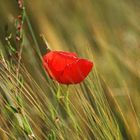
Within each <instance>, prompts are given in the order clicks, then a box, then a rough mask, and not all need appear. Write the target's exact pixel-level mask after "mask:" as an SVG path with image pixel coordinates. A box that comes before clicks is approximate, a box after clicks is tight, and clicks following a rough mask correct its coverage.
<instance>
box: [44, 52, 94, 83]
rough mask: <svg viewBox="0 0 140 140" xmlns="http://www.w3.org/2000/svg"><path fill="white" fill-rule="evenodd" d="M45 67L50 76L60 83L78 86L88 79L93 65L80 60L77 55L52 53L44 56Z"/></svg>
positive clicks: (87, 61)
mask: <svg viewBox="0 0 140 140" xmlns="http://www.w3.org/2000/svg"><path fill="white" fill-rule="evenodd" d="M43 66H44V68H45V69H46V71H47V73H48V74H49V76H50V77H51V78H52V79H55V80H56V81H58V82H59V83H61V84H77V83H80V82H81V81H83V80H84V79H85V78H86V76H87V75H88V74H89V72H90V71H91V69H92V67H93V63H92V62H91V61H89V60H86V59H82V58H78V57H77V55H76V54H75V53H70V52H63V51H51V52H49V53H47V54H46V55H44V56H43Z"/></svg>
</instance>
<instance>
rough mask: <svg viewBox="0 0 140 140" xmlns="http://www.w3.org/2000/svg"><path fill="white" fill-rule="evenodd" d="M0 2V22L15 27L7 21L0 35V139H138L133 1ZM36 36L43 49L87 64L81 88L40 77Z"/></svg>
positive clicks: (138, 75) (136, 24) (136, 35)
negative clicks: (72, 54)
mask: <svg viewBox="0 0 140 140" xmlns="http://www.w3.org/2000/svg"><path fill="white" fill-rule="evenodd" d="M1 4H2V6H5V7H7V11H2V13H3V16H6V15H7V17H8V16H11V15H10V13H11V14H12V16H13V15H14V14H15V15H16V16H17V15H21V17H22V18H21V19H22V20H21V24H22V27H21V29H20V30H19V28H18V24H19V23H20V20H16V25H15V26H14V23H13V22H11V20H9V19H8V20H7V22H8V25H10V26H9V28H8V31H6V36H5V35H4V33H0V34H1V35H0V39H1V40H0V108H1V112H0V139H3V140H6V139H8V138H9V139H10V140H11V139H13V140H15V139H23V140H25V139H35V140H139V137H140V133H139V132H140V123H139V121H140V108H139V105H140V104H139V100H140V96H139V93H140V87H139V83H140V73H139V68H140V65H139V60H140V55H139V52H140V48H139V46H138V44H139V43H140V42H139V39H138V38H139V27H140V26H139V23H140V22H136V21H137V20H138V21H139V18H138V16H139V8H138V5H139V2H138V0H135V2H134V3H133V5H132V1H128V2H127V3H126V2H125V1H124V0H119V1H118V2H115V1H114V0H113V1H112V0H106V1H101V0H83V1H80V0H77V1H75V0H71V1H65V0H61V1H59V0H57V1H55V0H51V1H35V2H34V5H33V4H32V3H30V1H25V3H24V4H25V7H24V5H22V6H23V8H21V9H20V8H19V7H18V6H19V5H16V3H14V2H12V1H11V2H10V1H9V2H8V3H7V4H8V5H5V3H1ZM0 7H1V6H0ZM33 7H34V8H35V9H36V11H34V8H33ZM137 8H138V9H137ZM15 9H17V10H15ZM1 10H2V9H1ZM128 15H129V16H128ZM14 19H15V18H14ZM5 21H6V19H5V20H3V23H2V24H1V25H0V27H4V26H3V24H5V23H4V22H5ZM40 34H42V35H43V37H44V38H46V40H48V41H49V43H50V48H51V49H57V50H65V51H74V52H77V53H78V55H79V56H81V57H86V58H89V59H90V60H91V61H93V62H94V63H95V66H94V68H93V70H92V72H91V73H90V75H89V76H88V77H87V78H86V80H85V81H84V82H83V83H81V84H77V85H70V86H69V87H67V86H65V85H60V84H58V83H56V82H55V81H53V80H52V79H50V78H49V77H48V75H47V74H46V72H45V71H44V69H43V67H42V60H41V59H42V58H41V56H42V55H43V54H44V53H45V52H46V49H45V48H46V42H43V41H42V38H41V37H40ZM17 37H18V38H17ZM17 39H18V40H17ZM44 40H45V39H44Z"/></svg>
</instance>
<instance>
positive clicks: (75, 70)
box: [59, 59, 93, 84]
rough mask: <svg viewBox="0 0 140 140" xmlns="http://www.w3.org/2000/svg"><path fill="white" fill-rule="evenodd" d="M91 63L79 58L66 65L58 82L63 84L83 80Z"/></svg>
mask: <svg viewBox="0 0 140 140" xmlns="http://www.w3.org/2000/svg"><path fill="white" fill-rule="evenodd" d="M92 67H93V63H92V62H90V61H88V60H86V59H79V60H77V61H76V62H75V63H72V64H71V65H68V66H67V67H66V68H65V70H64V72H63V74H62V75H61V77H60V79H59V82H60V83H63V84H77V83H80V82H81V81H83V80H84V79H85V78H86V76H87V75H88V73H89V72H90V71H91V69H92Z"/></svg>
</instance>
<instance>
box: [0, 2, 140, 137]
mask: <svg viewBox="0 0 140 140" xmlns="http://www.w3.org/2000/svg"><path fill="white" fill-rule="evenodd" d="M25 7H26V13H27V16H28V18H29V20H30V23H31V26H32V29H33V32H34V35H35V38H36V40H37V42H36V43H35V42H34V41H33V37H32V36H31V33H30V31H29V27H28V26H27V23H25V24H24V34H25V39H24V42H25V43H24V44H25V45H24V48H23V54H22V57H23V59H22V61H23V62H24V63H25V64H26V67H27V69H28V70H29V71H30V72H31V74H32V75H33V76H34V78H35V80H36V81H40V78H39V76H38V75H39V72H40V70H36V67H39V66H40V65H39V64H38V63H37V61H36V57H35V56H38V54H40V52H41V55H43V54H45V51H46V49H45V45H44V44H43V41H42V40H41V37H40V35H41V34H43V35H44V36H45V38H46V40H47V41H48V43H49V45H50V48H51V49H52V50H64V51H71V52H76V53H78V55H79V56H80V57H85V58H89V59H91V60H92V61H93V62H94V64H95V67H96V69H97V71H98V74H99V75H100V76H101V77H102V79H104V81H105V83H106V84H107V86H108V87H109V88H110V89H111V92H112V93H113V94H114V96H115V98H116V100H117V101H118V103H119V104H120V105H121V107H122V110H123V113H124V116H125V118H126V120H127V123H128V124H129V126H130V128H131V133H133V135H134V138H135V139H138V138H140V129H139V127H138V122H137V121H138V120H140V1H139V0H133V1H132V0H48V1H47V0H46V1H45V0H25ZM19 12H20V11H19V10H18V6H17V2H16V0H0V17H1V18H0V49H1V50H2V51H3V52H4V54H5V55H6V54H7V49H6V47H5V46H6V41H5V28H7V27H8V32H9V33H12V34H14V33H15V19H16V18H17V16H18V14H19ZM13 44H14V40H13ZM7 57H8V56H7ZM40 85H41V86H42V83H41V81H40ZM128 93H129V95H130V98H131V102H130V100H129V99H128V96H127V94H128ZM132 105H133V107H132ZM134 110H135V113H134Z"/></svg>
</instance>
